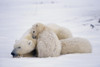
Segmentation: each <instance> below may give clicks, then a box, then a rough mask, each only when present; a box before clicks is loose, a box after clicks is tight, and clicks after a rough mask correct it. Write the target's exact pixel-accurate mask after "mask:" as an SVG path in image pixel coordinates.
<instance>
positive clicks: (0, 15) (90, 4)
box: [0, 0, 100, 67]
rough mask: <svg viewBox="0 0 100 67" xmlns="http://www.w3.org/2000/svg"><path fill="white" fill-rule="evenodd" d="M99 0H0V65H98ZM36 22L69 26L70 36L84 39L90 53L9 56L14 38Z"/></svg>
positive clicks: (91, 66) (6, 66)
mask: <svg viewBox="0 0 100 67" xmlns="http://www.w3.org/2000/svg"><path fill="white" fill-rule="evenodd" d="M99 3H100V0H75V1H74V0H0V49H1V50H0V67H100V22H98V21H99V19H100V7H99V6H100V5H99ZM36 22H42V23H45V24H48V23H55V24H58V25H60V26H64V27H66V28H69V29H70V30H71V31H72V33H73V35H74V37H84V38H87V39H88V40H89V41H90V42H91V44H92V49H93V52H92V53H89V54H67V55H62V56H60V57H54V58H51V57H50V58H12V56H11V55H10V53H11V51H12V49H13V44H14V42H15V40H16V39H19V38H20V37H21V36H22V35H23V34H24V32H25V31H27V29H28V28H30V27H31V26H32V25H33V24H34V23H36ZM91 25H93V26H94V28H92V26H91Z"/></svg>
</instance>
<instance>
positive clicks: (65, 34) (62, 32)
mask: <svg viewBox="0 0 100 67" xmlns="http://www.w3.org/2000/svg"><path fill="white" fill-rule="evenodd" d="M37 24H41V23H37ZM46 26H47V27H48V28H49V29H50V30H52V31H53V32H54V33H55V34H56V35H57V36H58V38H59V40H61V39H67V38H71V37H73V36H72V33H71V31H70V30H69V29H67V28H64V27H60V26H58V25H56V24H47V25H46ZM33 29H34V25H33ZM33 29H32V33H33V36H34V37H33V38H36V35H38V33H36V31H35V30H33ZM39 30H40V29H39ZM34 32H35V33H34Z"/></svg>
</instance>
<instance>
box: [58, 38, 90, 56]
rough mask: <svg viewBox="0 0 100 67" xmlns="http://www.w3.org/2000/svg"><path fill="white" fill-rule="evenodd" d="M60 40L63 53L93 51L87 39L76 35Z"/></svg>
mask: <svg viewBox="0 0 100 67" xmlns="http://www.w3.org/2000/svg"><path fill="white" fill-rule="evenodd" d="M60 41H61V44H62V50H61V54H69V53H90V52H92V48H91V44H90V42H89V41H88V40H87V39H84V38H78V37H74V38H68V39H62V40H60Z"/></svg>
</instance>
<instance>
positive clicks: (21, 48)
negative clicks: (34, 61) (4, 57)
mask: <svg viewBox="0 0 100 67" xmlns="http://www.w3.org/2000/svg"><path fill="white" fill-rule="evenodd" d="M34 49H35V44H34V43H33V42H32V40H27V39H23V40H21V41H16V42H15V44H14V49H13V51H12V52H11V55H12V56H13V57H19V56H21V55H24V54H27V53H30V52H31V51H33V50H34Z"/></svg>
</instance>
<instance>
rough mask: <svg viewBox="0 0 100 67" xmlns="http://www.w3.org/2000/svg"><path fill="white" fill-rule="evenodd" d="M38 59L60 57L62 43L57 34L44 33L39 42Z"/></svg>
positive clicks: (47, 31) (46, 31)
mask: <svg viewBox="0 0 100 67" xmlns="http://www.w3.org/2000/svg"><path fill="white" fill-rule="evenodd" d="M37 50H38V57H56V56H59V55H60V52H61V43H60V41H59V40H58V37H57V36H56V34H55V33H53V32H52V31H49V30H45V31H43V32H42V33H41V34H40V35H39V38H38V41H37Z"/></svg>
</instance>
